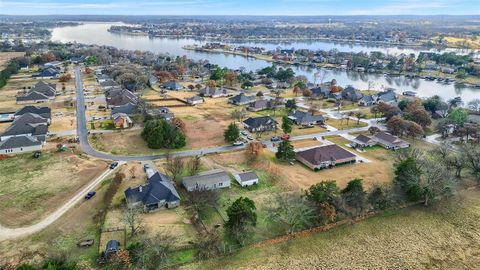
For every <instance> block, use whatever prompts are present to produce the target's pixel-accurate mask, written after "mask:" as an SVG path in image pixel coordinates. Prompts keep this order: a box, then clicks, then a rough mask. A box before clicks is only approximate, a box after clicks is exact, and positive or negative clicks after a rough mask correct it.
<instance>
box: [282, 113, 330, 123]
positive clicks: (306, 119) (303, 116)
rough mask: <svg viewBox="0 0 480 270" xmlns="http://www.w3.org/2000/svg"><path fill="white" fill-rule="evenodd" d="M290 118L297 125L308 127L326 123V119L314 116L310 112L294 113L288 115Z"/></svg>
mask: <svg viewBox="0 0 480 270" xmlns="http://www.w3.org/2000/svg"><path fill="white" fill-rule="evenodd" d="M288 118H290V119H291V120H292V121H293V122H294V123H295V124H297V125H301V126H306V125H317V124H320V125H323V124H324V123H325V118H324V117H323V116H321V115H312V114H311V113H309V112H302V111H293V112H291V113H289V114H288Z"/></svg>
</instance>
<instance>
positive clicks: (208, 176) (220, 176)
mask: <svg viewBox="0 0 480 270" xmlns="http://www.w3.org/2000/svg"><path fill="white" fill-rule="evenodd" d="M183 186H184V187H185V189H186V190H187V191H188V192H192V191H203V190H215V189H220V188H229V187H230V177H229V176H228V174H227V172H225V171H224V170H221V169H216V170H211V171H206V172H202V173H199V174H197V175H195V176H189V177H185V178H183Z"/></svg>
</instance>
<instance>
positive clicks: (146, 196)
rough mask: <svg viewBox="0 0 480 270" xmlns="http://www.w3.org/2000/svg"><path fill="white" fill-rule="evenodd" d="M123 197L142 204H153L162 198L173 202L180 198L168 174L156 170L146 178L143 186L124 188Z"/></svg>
mask: <svg viewBox="0 0 480 270" xmlns="http://www.w3.org/2000/svg"><path fill="white" fill-rule="evenodd" d="M125 197H126V198H127V199H131V200H134V201H136V202H138V201H142V202H143V204H145V205H148V204H154V203H158V202H160V201H162V200H165V201H167V202H173V201H178V200H180V196H179V195H178V192H177V190H176V189H175V187H174V186H173V185H172V183H171V180H170V178H168V176H166V175H164V174H161V173H159V172H156V173H155V174H154V175H152V176H151V177H150V178H149V179H148V183H147V184H146V185H144V186H140V187H136V188H128V189H127V190H125Z"/></svg>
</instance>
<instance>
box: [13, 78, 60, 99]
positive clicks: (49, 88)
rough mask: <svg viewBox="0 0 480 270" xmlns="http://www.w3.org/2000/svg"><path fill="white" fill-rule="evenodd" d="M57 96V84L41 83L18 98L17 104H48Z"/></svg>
mask: <svg viewBox="0 0 480 270" xmlns="http://www.w3.org/2000/svg"><path fill="white" fill-rule="evenodd" d="M56 95H57V85H56V84H54V83H45V82H43V81H40V82H38V83H37V84H35V85H34V86H33V87H32V88H31V89H29V90H28V91H27V92H26V93H24V94H21V95H19V96H17V97H16V101H17V104H23V103H41V102H48V101H49V100H52V99H55V97H56Z"/></svg>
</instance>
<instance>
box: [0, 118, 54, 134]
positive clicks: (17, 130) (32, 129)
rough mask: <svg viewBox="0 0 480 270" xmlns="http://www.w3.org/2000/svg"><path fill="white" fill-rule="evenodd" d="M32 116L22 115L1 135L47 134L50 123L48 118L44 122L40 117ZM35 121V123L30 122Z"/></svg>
mask: <svg viewBox="0 0 480 270" xmlns="http://www.w3.org/2000/svg"><path fill="white" fill-rule="evenodd" d="M33 119H35V118H32V117H31V116H27V117H24V116H22V117H20V118H18V119H15V121H13V123H12V124H11V125H10V126H9V127H8V128H7V129H6V130H5V132H4V133H3V134H2V135H1V136H18V135H26V134H31V135H32V136H45V135H46V134H47V132H48V125H47V122H46V119H44V118H43V122H42V121H41V120H40V119H35V120H33ZM29 121H33V122H34V123H30V122H29Z"/></svg>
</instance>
